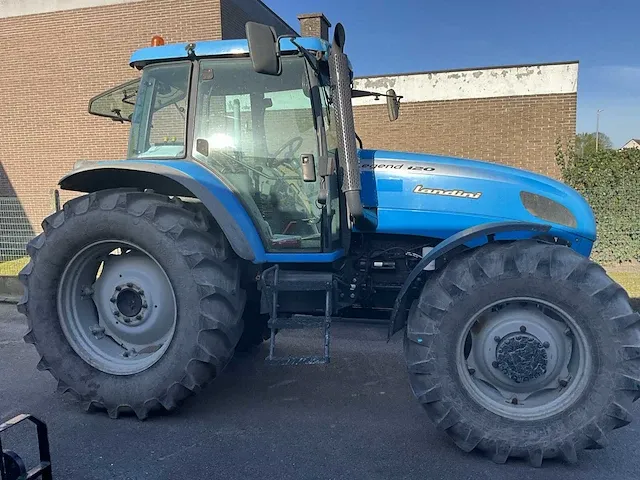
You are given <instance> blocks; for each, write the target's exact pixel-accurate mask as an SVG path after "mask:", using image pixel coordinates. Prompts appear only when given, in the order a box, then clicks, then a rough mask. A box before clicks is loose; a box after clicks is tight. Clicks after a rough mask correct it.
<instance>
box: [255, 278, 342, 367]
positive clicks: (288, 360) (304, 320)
mask: <svg viewBox="0 0 640 480" xmlns="http://www.w3.org/2000/svg"><path fill="white" fill-rule="evenodd" d="M261 279H262V282H263V283H262V285H263V288H266V289H267V293H268V294H270V295H271V302H270V303H271V305H270V306H271V312H270V316H269V324H268V325H269V328H270V329H271V338H270V340H269V356H268V357H267V358H266V359H265V361H266V363H267V364H269V365H321V364H325V363H329V362H330V360H331V357H330V351H329V344H330V338H331V313H332V311H333V310H332V309H333V303H332V299H333V274H331V273H325V272H298V271H281V270H280V267H279V265H274V266H273V267H270V268H268V269H266V270H265V271H264V272H263V273H262V276H261ZM309 291H324V292H325V303H324V316H315V315H295V314H294V315H291V316H290V317H283V316H281V315H280V314H279V313H278V306H279V305H278V301H279V300H278V297H279V293H280V292H309ZM299 328H323V329H324V352H323V355H322V356H319V355H317V356H313V355H312V356H305V357H276V356H275V349H276V331H277V330H283V329H299Z"/></svg>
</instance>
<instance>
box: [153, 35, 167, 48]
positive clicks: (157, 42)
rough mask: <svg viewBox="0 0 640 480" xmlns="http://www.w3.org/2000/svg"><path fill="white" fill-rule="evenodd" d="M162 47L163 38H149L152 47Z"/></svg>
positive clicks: (156, 36)
mask: <svg viewBox="0 0 640 480" xmlns="http://www.w3.org/2000/svg"><path fill="white" fill-rule="evenodd" d="M162 45H164V38H162V37H161V36H160V35H154V36H153V37H151V46H152V47H160V46H162Z"/></svg>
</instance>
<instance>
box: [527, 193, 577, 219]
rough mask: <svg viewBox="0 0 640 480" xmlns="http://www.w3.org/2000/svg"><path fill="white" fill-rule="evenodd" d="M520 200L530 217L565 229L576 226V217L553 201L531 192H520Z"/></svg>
mask: <svg viewBox="0 0 640 480" xmlns="http://www.w3.org/2000/svg"><path fill="white" fill-rule="evenodd" d="M520 200H521V201H522V204H523V205H524V208H526V209H527V211H528V212H529V213H530V214H531V215H534V216H536V217H538V218H541V219H543V220H546V221H548V222H553V223H557V224H559V225H564V226H565V227H570V228H576V227H577V226H578V222H577V221H576V217H574V216H573V214H572V213H571V212H570V211H569V209H568V208H567V207H565V206H564V205H562V204H560V203H558V202H556V201H555V200H551V199H550V198H547V197H543V196H542V195H538V194H535V193H531V192H520Z"/></svg>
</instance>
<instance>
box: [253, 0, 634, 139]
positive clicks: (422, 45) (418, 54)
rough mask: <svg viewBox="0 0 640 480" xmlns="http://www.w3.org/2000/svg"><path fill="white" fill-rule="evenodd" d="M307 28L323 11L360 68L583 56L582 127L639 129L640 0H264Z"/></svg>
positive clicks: (618, 131)
mask: <svg viewBox="0 0 640 480" xmlns="http://www.w3.org/2000/svg"><path fill="white" fill-rule="evenodd" d="M265 3H266V4H267V5H269V7H271V8H272V9H273V10H274V11H275V12H276V13H278V14H279V15H280V16H281V17H282V18H283V19H284V20H285V21H286V22H287V23H289V25H291V26H293V27H294V28H295V29H296V30H299V28H298V27H299V23H298V20H297V14H299V13H311V12H323V13H324V14H325V15H326V16H327V18H328V19H329V21H330V22H331V23H333V24H334V25H335V23H337V22H342V24H343V25H344V26H345V29H346V32H347V42H346V47H345V51H346V53H347V54H348V55H349V58H350V59H351V62H352V64H353V66H354V70H355V74H356V75H357V76H361V75H376V74H387V73H402V72H416V71H429V70H446V69H456V68H469V67H486V66H495V65H513V64H529V63H547V62H562V61H570V60H579V61H580V67H579V73H578V118H577V131H578V132H595V130H596V111H597V110H598V109H602V110H603V111H602V113H601V114H600V131H601V132H604V133H606V134H607V135H609V136H610V137H611V139H612V141H613V144H614V146H616V147H620V146H622V145H623V144H624V143H626V142H627V140H629V139H630V138H640V0H608V1H607V0H422V1H420V0H392V1H389V0H387V1H384V0H322V1H320V0H295V1H292V0H265Z"/></svg>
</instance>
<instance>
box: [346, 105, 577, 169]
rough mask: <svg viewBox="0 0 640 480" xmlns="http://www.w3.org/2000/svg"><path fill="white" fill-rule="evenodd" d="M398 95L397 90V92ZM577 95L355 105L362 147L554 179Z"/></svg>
mask: <svg viewBox="0 0 640 480" xmlns="http://www.w3.org/2000/svg"><path fill="white" fill-rule="evenodd" d="M399 93H401V92H399ZM576 97H577V96H576V94H575V93H568V94H556V95H553V94H552V95H528V96H513V97H494V98H476V99H460V100H444V101H431V102H416V103H407V104H403V105H401V108H400V118H399V119H398V120H397V121H395V122H389V119H388V115H387V107H386V105H385V104H384V102H383V101H380V103H381V105H379V106H358V107H355V109H354V113H355V119H356V129H357V131H358V134H359V135H360V137H361V138H362V141H363V142H364V145H365V147H366V148H380V149H389V150H402V151H411V152H424V153H435V154H442V155H452V156H458V157H467V158H475V159H480V160H488V161H493V162H497V163H502V164H505V165H512V166H516V167H520V168H525V169H527V170H533V171H536V172H539V173H542V174H545V175H549V176H552V177H557V176H558V175H559V170H558V167H557V165H556V163H555V149H556V141H557V140H560V141H562V142H563V143H564V144H566V143H567V142H568V141H570V140H572V139H573V138H574V137H575V133H576V100H577V98H576Z"/></svg>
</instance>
